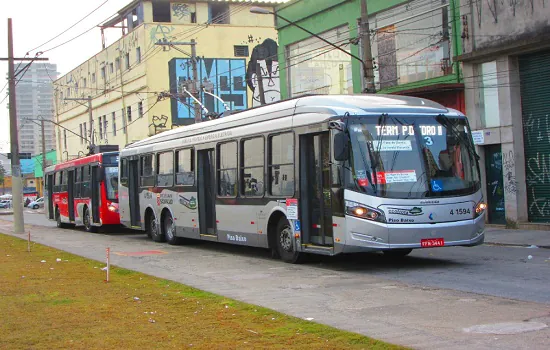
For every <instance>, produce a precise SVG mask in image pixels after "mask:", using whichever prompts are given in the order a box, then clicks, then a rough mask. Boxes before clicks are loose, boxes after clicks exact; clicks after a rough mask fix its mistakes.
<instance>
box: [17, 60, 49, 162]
mask: <svg viewBox="0 0 550 350" xmlns="http://www.w3.org/2000/svg"><path fill="white" fill-rule="evenodd" d="M23 72H24V73H23ZM22 74H24V75H22ZM16 75H18V76H19V77H21V75H22V78H21V80H19V82H18V83H17V86H16V87H15V90H16V92H17V120H18V126H19V151H20V152H21V153H27V152H28V153H31V154H32V155H37V154H42V130H41V126H40V122H38V121H36V119H39V118H43V119H45V120H46V121H47V122H45V123H44V136H45V140H46V150H51V149H54V148H55V132H54V124H53V123H51V121H53V115H54V98H53V97H54V89H53V84H52V82H53V81H54V80H55V79H57V66H56V65H55V64H51V63H33V64H31V65H30V66H29V67H28V69H26V68H25V65H24V64H22V65H21V66H20V67H19V69H18V70H17V71H16ZM29 119H35V120H34V121H31V120H29Z"/></svg>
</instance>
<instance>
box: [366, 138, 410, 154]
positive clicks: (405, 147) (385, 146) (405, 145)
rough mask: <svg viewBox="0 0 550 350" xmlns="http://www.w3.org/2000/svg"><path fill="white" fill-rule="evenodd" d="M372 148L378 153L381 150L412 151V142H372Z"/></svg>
mask: <svg viewBox="0 0 550 350" xmlns="http://www.w3.org/2000/svg"><path fill="white" fill-rule="evenodd" d="M372 146H373V147H374V149H375V150H376V151H378V150H380V152H388V151H389V152H391V151H412V145H411V141H410V140H384V141H381V142H380V141H372Z"/></svg>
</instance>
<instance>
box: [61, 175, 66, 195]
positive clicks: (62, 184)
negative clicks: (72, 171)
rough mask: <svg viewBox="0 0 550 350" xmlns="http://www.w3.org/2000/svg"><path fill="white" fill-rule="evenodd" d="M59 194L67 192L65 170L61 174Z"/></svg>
mask: <svg viewBox="0 0 550 350" xmlns="http://www.w3.org/2000/svg"><path fill="white" fill-rule="evenodd" d="M61 192H67V170H64V171H63V172H62V173H61Z"/></svg>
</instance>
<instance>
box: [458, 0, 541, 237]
mask: <svg viewBox="0 0 550 350" xmlns="http://www.w3.org/2000/svg"><path fill="white" fill-rule="evenodd" d="M460 21H461V23H462V33H461V37H462V38H463V45H462V47H463V51H462V52H461V53H460V55H459V56H458V57H457V59H458V60H460V61H462V62H463V70H464V83H465V88H466V90H465V91H466V112H467V115H468V116H469V118H470V124H471V127H472V129H474V130H477V132H476V133H475V134H474V136H475V138H474V140H475V142H476V143H477V144H478V146H477V147H478V153H479V154H480V156H481V158H482V161H481V163H480V165H481V168H482V169H481V170H482V178H483V184H484V190H485V196H486V198H487V201H488V209H489V210H488V213H489V215H488V219H489V222H491V223H500V224H507V225H508V226H512V227H514V226H518V224H519V225H522V224H525V223H548V222H550V117H549V115H550V114H549V112H548V101H550V68H549V67H550V6H549V5H548V4H547V3H545V2H544V1H527V2H518V1H506V2H492V1H488V2H482V1H466V0H461V4H460Z"/></svg>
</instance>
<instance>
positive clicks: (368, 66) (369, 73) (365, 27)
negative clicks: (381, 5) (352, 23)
mask: <svg viewBox="0 0 550 350" xmlns="http://www.w3.org/2000/svg"><path fill="white" fill-rule="evenodd" d="M361 43H362V44H363V62H364V64H363V78H364V79H365V92H366V93H371V94H374V93H376V85H374V69H373V64H372V51H371V45H370V27H369V12H368V9H367V0H361Z"/></svg>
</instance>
